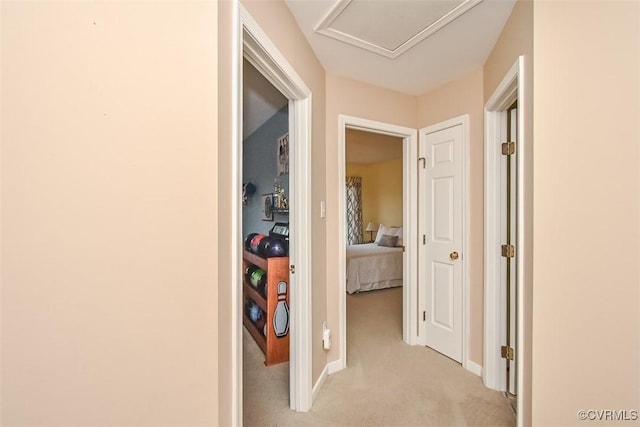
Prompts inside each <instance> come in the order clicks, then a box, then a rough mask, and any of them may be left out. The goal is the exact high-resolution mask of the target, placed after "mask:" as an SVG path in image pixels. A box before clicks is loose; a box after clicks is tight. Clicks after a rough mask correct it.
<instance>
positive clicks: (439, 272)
mask: <svg viewBox="0 0 640 427" xmlns="http://www.w3.org/2000/svg"><path fill="white" fill-rule="evenodd" d="M462 136H463V134H462V125H456V126H453V127H450V128H446V129H443V130H438V131H435V132H427V131H426V130H424V129H423V130H421V132H420V141H419V152H420V156H421V157H424V158H425V166H426V167H425V168H424V169H422V170H421V171H420V182H421V186H420V194H419V198H420V201H421V203H420V223H421V230H422V232H423V235H424V238H423V243H424V244H423V245H421V248H420V268H421V270H422V272H421V274H420V280H421V282H420V284H419V289H421V290H422V291H421V292H422V295H424V298H425V302H424V307H425V315H424V316H423V322H424V328H423V330H424V337H425V339H424V342H425V344H426V345H427V346H429V347H431V348H433V349H434V350H437V351H439V352H440V353H442V354H444V355H446V356H448V357H450V358H452V359H454V360H456V361H458V362H461V361H462V261H461V258H460V257H459V256H458V257H456V256H454V255H453V254H454V253H457V254H459V255H460V254H461V255H464V254H462V241H463V239H462V232H463V224H462V197H463V194H462V178H463V174H462V167H463V163H462Z"/></svg>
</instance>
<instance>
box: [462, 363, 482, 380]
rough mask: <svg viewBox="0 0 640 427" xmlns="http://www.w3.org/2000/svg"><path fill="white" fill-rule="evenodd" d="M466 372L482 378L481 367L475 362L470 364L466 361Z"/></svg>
mask: <svg viewBox="0 0 640 427" xmlns="http://www.w3.org/2000/svg"><path fill="white" fill-rule="evenodd" d="M466 368H467V371H469V372H471V373H472V374H476V375H477V376H479V377H481V376H482V366H480V365H478V364H477V363H475V362H472V361H471V360H467V366H466Z"/></svg>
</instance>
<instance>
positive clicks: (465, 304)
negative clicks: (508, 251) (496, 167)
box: [418, 114, 482, 375]
mask: <svg viewBox="0 0 640 427" xmlns="http://www.w3.org/2000/svg"><path fill="white" fill-rule="evenodd" d="M469 122H470V117H469V114H464V115H462V116H458V117H454V118H452V119H449V120H445V121H443V122H440V123H436V124H434V125H431V126H427V127H425V128H422V129H420V135H423V134H428V133H432V132H437V131H440V130H444V129H448V128H451V127H454V126H458V125H460V126H462V248H461V250H462V256H461V257H460V262H461V263H462V367H463V368H465V369H467V370H468V371H470V372H473V373H474V374H476V375H480V372H481V371H482V368H481V366H479V365H478V364H477V363H474V362H472V361H471V360H469V354H468V349H469V331H470V326H469V321H470V317H471V316H470V315H469V295H470V294H471V291H470V289H469V239H468V235H469V220H470V216H471V215H470V214H469V207H470V206H471V204H470V202H469V190H468V189H469V188H470V185H469V175H470V174H469V165H470V162H469V151H470V144H471V137H470V134H469ZM425 162H426V161H425ZM420 217H422V215H420ZM422 221H423V220H422V219H421V220H420V223H421V225H420V230H424V229H425V227H426V225H425V224H422ZM425 290H426V283H425V284H422V286H421V291H422V292H421V293H420V295H421V297H420V300H419V302H418V303H419V307H418V309H419V310H420V311H419V312H423V311H425V310H426V300H425V298H424V291H425ZM425 329H426V325H425V322H424V321H421V322H420V328H419V333H420V344H421V345H427V342H426V340H427V337H426V332H425Z"/></svg>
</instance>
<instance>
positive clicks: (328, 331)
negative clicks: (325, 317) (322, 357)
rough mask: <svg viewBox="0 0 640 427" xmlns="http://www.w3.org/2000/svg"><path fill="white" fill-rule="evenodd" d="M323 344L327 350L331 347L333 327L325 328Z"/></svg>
mask: <svg viewBox="0 0 640 427" xmlns="http://www.w3.org/2000/svg"><path fill="white" fill-rule="evenodd" d="M322 345H323V347H324V349H325V350H329V349H330V348H331V329H325V330H324V331H322Z"/></svg>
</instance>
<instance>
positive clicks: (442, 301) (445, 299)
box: [432, 262, 455, 332]
mask: <svg viewBox="0 0 640 427" xmlns="http://www.w3.org/2000/svg"><path fill="white" fill-rule="evenodd" d="M432 272H433V277H432V280H433V287H432V292H433V319H432V322H433V324H434V325H436V326H439V327H441V328H444V329H446V330H447V331H449V332H451V331H453V328H454V327H455V325H454V322H453V296H454V283H453V276H454V275H453V266H452V265H451V264H445V263H441V262H434V263H433V265H432Z"/></svg>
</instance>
